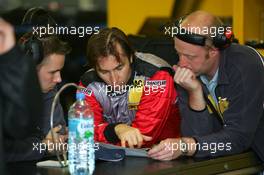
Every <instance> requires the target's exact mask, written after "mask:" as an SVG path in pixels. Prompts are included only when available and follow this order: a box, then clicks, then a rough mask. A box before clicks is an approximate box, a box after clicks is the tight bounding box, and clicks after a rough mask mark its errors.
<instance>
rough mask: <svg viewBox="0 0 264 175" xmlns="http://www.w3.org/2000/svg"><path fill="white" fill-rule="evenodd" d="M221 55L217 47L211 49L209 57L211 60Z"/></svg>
mask: <svg viewBox="0 0 264 175" xmlns="http://www.w3.org/2000/svg"><path fill="white" fill-rule="evenodd" d="M218 54H219V49H218V48H216V47H211V48H210V50H209V56H210V58H212V57H216V56H217V55H218Z"/></svg>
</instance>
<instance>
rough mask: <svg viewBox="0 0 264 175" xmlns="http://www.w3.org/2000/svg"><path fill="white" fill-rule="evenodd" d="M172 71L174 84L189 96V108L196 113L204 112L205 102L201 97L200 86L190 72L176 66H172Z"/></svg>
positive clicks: (201, 90)
mask: <svg viewBox="0 0 264 175" xmlns="http://www.w3.org/2000/svg"><path fill="white" fill-rule="evenodd" d="M173 69H174V70H175V75H174V81H175V83H177V84H179V85H180V86H181V87H183V88H184V89H185V90H186V91H187V92H188V94H189V106H190V107H191V108H192V109H193V110H196V111H201V110H204V109H205V107H206V102H205V100H204V97H203V89H202V85H201V83H200V81H198V79H197V78H196V76H195V74H194V73H193V72H192V70H190V69H188V68H184V67H183V68H182V67H179V66H177V65H174V66H173Z"/></svg>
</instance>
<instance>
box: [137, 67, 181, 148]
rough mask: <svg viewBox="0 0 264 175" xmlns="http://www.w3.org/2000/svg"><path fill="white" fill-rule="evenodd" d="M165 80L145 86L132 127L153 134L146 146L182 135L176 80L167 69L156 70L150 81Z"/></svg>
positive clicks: (146, 133)
mask: <svg viewBox="0 0 264 175" xmlns="http://www.w3.org/2000/svg"><path fill="white" fill-rule="evenodd" d="M152 80H154V81H164V80H165V82H166V84H165V85H164V86H163V85H162V86H158V89H156V88H155V86H149V87H146V86H145V91H144V93H143V96H142V98H141V101H140V104H139V106H138V111H137V112H136V116H135V120H134V121H133V122H132V127H135V128H138V129H139V130H140V132H141V134H144V135H147V136H151V137H152V140H151V141H150V142H145V145H144V146H152V145H153V144H156V143H158V142H159V141H161V140H163V139H165V138H171V137H174V138H175V137H179V136H180V116H179V112H178V106H177V105H176V104H175V102H176V98H177V92H176V90H175V88H174V81H173V78H172V77H171V76H170V74H169V73H168V72H166V71H158V72H156V73H155V74H154V75H153V76H152V77H151V78H150V79H149V81H152Z"/></svg>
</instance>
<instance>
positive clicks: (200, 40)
mask: <svg viewBox="0 0 264 175" xmlns="http://www.w3.org/2000/svg"><path fill="white" fill-rule="evenodd" d="M186 16H187V15H185V16H183V17H181V18H180V19H178V20H176V21H175V23H174V27H176V28H177V29H178V31H177V33H176V35H175V36H176V37H177V38H179V39H180V40H182V41H185V42H187V43H191V44H195V45H200V46H205V44H206V40H207V39H210V40H212V43H213V45H214V46H215V47H216V48H219V49H224V48H227V47H228V46H230V44H231V43H232V41H233V38H234V35H233V32H232V31H231V30H226V26H224V25H221V26H219V27H217V28H220V27H222V28H223V29H224V32H223V33H221V34H220V33H219V32H217V31H216V35H215V36H214V37H208V36H204V35H200V34H196V33H191V32H189V31H188V30H186V29H185V28H182V27H181V23H182V21H183V20H184V19H185V18H186Z"/></svg>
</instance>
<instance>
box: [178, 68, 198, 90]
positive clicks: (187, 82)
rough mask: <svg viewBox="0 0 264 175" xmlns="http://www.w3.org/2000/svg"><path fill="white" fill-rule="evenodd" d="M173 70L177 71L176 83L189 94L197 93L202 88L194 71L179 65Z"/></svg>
mask: <svg viewBox="0 0 264 175" xmlns="http://www.w3.org/2000/svg"><path fill="white" fill-rule="evenodd" d="M173 69H174V70H175V75H174V81H175V83H177V84H179V85H180V86H181V87H183V88H184V89H185V90H187V91H188V92H195V91H196V90H197V89H199V88H201V84H200V82H199V81H198V80H197V78H196V76H195V74H194V73H193V72H192V70H190V69H188V68H185V67H179V66H177V65H174V66H173Z"/></svg>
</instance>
